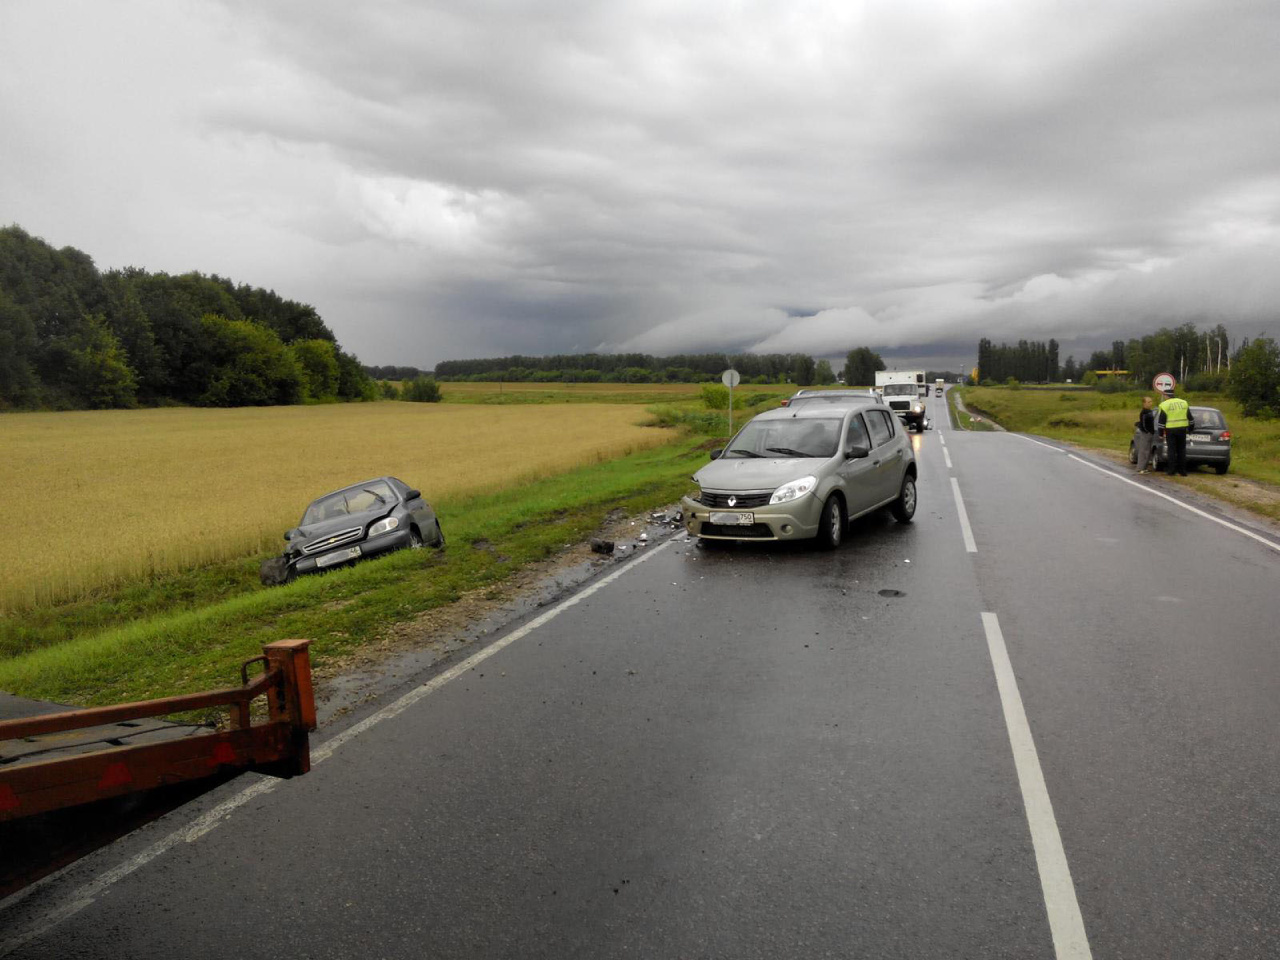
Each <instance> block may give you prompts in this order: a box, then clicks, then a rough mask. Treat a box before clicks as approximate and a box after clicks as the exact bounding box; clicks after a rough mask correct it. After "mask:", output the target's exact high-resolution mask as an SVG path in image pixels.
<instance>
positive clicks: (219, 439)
mask: <svg viewBox="0 0 1280 960" xmlns="http://www.w3.org/2000/svg"><path fill="white" fill-rule="evenodd" d="M646 419H648V417H647V415H646V413H645V411H644V409H643V408H642V407H639V406H633V405H619V404H616V403H613V404H592V403H583V404H574V405H573V406H571V407H568V406H546V405H530V406H524V405H515V406H499V407H493V406H474V405H467V404H457V405H452V404H417V403H356V404H334V405H327V406H298V407H258V408H239V409H231V410H205V409H191V408H173V409H160V410H104V411H83V412H73V413H28V414H6V415H3V416H0V483H3V487H4V489H6V490H8V491H9V497H10V499H11V500H12V501H13V506H12V507H11V508H10V511H9V525H10V532H11V534H13V535H12V536H11V537H10V538H9V544H10V550H9V556H8V558H6V560H5V561H4V567H3V569H4V575H3V578H2V579H0V612H3V611H16V610H21V609H23V608H26V607H30V606H33V605H37V604H44V603H49V602H53V601H59V600H65V599H71V598H75V597H78V596H83V595H86V594H89V593H92V592H93V591H94V590H95V589H97V588H100V587H103V586H106V585H110V584H112V583H117V582H121V581H125V580H129V579H134V578H138V577H141V576H146V575H149V574H151V573H164V572H170V571H175V570H182V569H187V568H191V567H195V566H199V565H200V564H203V563H208V562H210V561H217V560H225V559H230V558H234V557H241V556H246V555H251V554H255V553H258V552H261V551H264V550H272V551H274V550H276V549H278V548H281V547H283V540H282V539H281V538H282V535H283V534H284V531H285V530H286V529H288V528H289V527H291V526H293V525H294V524H295V523H297V521H298V518H299V517H300V516H301V515H302V511H303V509H304V508H305V507H306V505H307V503H308V502H309V501H311V500H312V499H314V498H315V497H317V496H319V495H320V494H322V493H325V492H327V491H329V490H332V489H335V488H337V487H341V486H345V485H347V484H350V483H355V482H357V481H360V480H364V479H367V478H369V477H373V476H379V475H383V474H390V475H392V476H397V477H399V478H400V479H402V480H404V481H405V482H406V483H408V484H410V485H411V486H417V487H419V488H421V490H422V492H423V496H424V497H426V498H427V500H428V501H430V502H431V503H433V504H435V503H437V502H439V501H442V500H445V501H447V500H449V499H455V500H456V499H458V498H461V497H465V496H467V495H469V494H472V493H481V492H490V491H493V490H495V489H500V488H502V487H505V486H510V485H514V484H517V483H519V482H520V481H521V480H522V479H527V478H530V477H534V476H541V475H545V474H550V473H558V472H562V471H565V470H570V469H573V468H574V467H577V466H580V465H583V464H586V463H591V462H598V461H601V460H605V459H610V458H613V457H616V456H621V455H623V454H625V453H628V452H630V451H633V450H637V449H640V448H643V447H647V446H654V445H657V444H660V443H662V442H664V440H666V439H668V438H669V437H670V434H669V433H667V432H664V431H661V430H658V429H655V428H653V427H645V426H642V425H641V423H642V421H644V420H646ZM446 534H447V526H446Z"/></svg>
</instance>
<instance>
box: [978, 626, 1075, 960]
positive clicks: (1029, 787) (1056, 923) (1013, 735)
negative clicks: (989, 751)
mask: <svg viewBox="0 0 1280 960" xmlns="http://www.w3.org/2000/svg"><path fill="white" fill-rule="evenodd" d="M982 627H983V629H984V630H985V631H986V634H987V649H988V650H989V651H990V653H991V666H992V668H993V669H994V670H995V675H996V687H997V689H998V690H999V691H1000V706H1001V707H1002V708H1003V710H1004V722H1005V726H1006V727H1007V728H1008V731H1009V746H1010V747H1012V749H1013V764H1014V768H1015V769H1016V770H1017V773H1018V786H1019V787H1020V788H1021V789H1022V805H1023V806H1024V807H1025V808H1026V811H1027V826H1028V827H1030V828H1031V845H1032V847H1033V848H1034V849H1035V854H1036V869H1037V870H1039V872H1040V889H1041V891H1042V892H1043V894H1044V906H1045V910H1046V911H1047V912H1048V914H1049V932H1050V933H1051V934H1052V936H1053V950H1054V954H1055V955H1056V956H1057V958H1058V960H1090V958H1092V956H1093V953H1092V952H1091V951H1090V950H1089V938H1088V936H1087V935H1086V934H1085V930H1084V920H1083V919H1082V918H1081V916H1080V904H1079V902H1078V901H1077V900H1076V888H1075V884H1074V883H1072V881H1071V869H1070V867H1068V866H1067V854H1066V851H1065V850H1064V849H1063V848H1062V837H1061V835H1060V834H1059V833H1058V822H1057V820H1055V819H1054V816H1053V804H1052V803H1051V802H1050V800H1049V790H1048V788H1047V787H1046V786H1045V782H1044V772H1043V771H1042V770H1041V769H1040V758H1039V756H1038V755H1037V754H1036V745H1035V741H1034V740H1033V739H1032V737H1031V727H1030V726H1028V724H1027V714H1026V710H1025V709H1023V705H1022V695H1021V694H1020V693H1019V692H1018V681H1017V678H1016V677H1015V676H1014V673H1013V665H1012V664H1011V663H1010V662H1009V651H1008V649H1007V648H1006V647H1005V644H1004V635H1003V634H1002V633H1001V632H1000V621H999V619H997V617H996V615H995V614H994V613H984V614H983V615H982Z"/></svg>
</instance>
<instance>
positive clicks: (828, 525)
mask: <svg viewBox="0 0 1280 960" xmlns="http://www.w3.org/2000/svg"><path fill="white" fill-rule="evenodd" d="M843 539H844V511H842V510H841V509H840V498H839V497H837V496H836V495H835V494H834V493H833V494H832V495H831V496H829V497H827V502H826V503H824V504H823V505H822V518H821V519H820V520H819V521H818V546H820V547H822V548H823V549H824V550H834V549H835V548H836V547H838V546H840V541H841V540H843Z"/></svg>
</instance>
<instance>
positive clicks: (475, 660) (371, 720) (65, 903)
mask: <svg viewBox="0 0 1280 960" xmlns="http://www.w3.org/2000/svg"><path fill="white" fill-rule="evenodd" d="M687 539H688V533H687V532H681V533H679V534H677V535H675V536H673V537H671V538H670V539H669V540H667V541H666V542H665V543H661V544H658V545H657V546H655V547H653V548H651V549H648V550H646V551H645V552H644V553H642V554H639V555H638V556H635V557H634V558H633V559H632V560H631V561H630V562H628V563H626V564H624V565H622V566H621V567H619V568H618V569H617V570H614V571H613V572H612V573H610V574H608V575H606V576H604V577H601V578H600V579H599V580H597V581H596V582H595V583H593V584H591V585H590V586H588V587H587V588H585V589H584V590H582V591H580V592H579V593H575V594H574V595H573V596H572V597H569V598H567V599H565V600H562V601H561V602H560V603H558V604H556V605H555V606H554V607H552V608H551V609H550V610H547V611H546V612H545V613H542V614H539V615H538V616H537V617H534V618H533V619H532V620H530V621H529V622H528V623H526V624H525V625H524V626H522V627H519V628H517V629H516V630H513V631H512V632H511V633H509V634H507V635H506V636H504V637H502V638H501V639H499V640H495V641H494V642H493V643H491V644H489V646H487V647H485V648H484V649H483V650H478V651H476V652H475V653H473V654H472V655H471V656H469V657H467V659H466V660H463V661H462V662H461V663H458V664H455V665H454V666H452V667H450V668H449V669H448V670H446V671H444V672H443V673H441V674H439V675H437V676H435V677H432V678H431V679H430V680H428V681H427V682H426V683H424V684H422V685H421V686H418V687H415V688H414V689H412V690H410V691H409V692H408V693H406V694H405V695H404V696H402V697H400V698H399V699H398V700H396V701H395V702H393V703H390V704H388V705H387V706H386V707H383V708H382V709H381V710H379V711H378V712H377V713H374V714H372V715H371V716H368V717H366V718H365V719H363V720H361V721H360V722H359V723H357V724H355V725H354V726H352V727H349V728H347V729H346V730H344V731H342V733H340V734H338V735H337V736H334V737H330V738H329V739H328V740H326V741H325V742H324V743H322V744H321V745H320V746H319V747H317V748H316V749H314V750H312V751H311V765H312V766H313V767H314V766H316V765H317V764H320V763H323V762H324V761H325V760H328V759H329V758H330V757H331V756H333V754H334V753H335V752H336V751H337V750H338V748H340V747H341V746H342V745H343V744H345V743H348V742H349V741H351V740H353V739H355V738H356V737H358V736H359V735H360V734H362V733H365V732H367V731H368V730H370V729H372V728H373V727H375V726H377V725H378V724H379V723H381V722H382V721H383V720H388V719H390V718H391V717H394V716H396V715H398V714H400V713H403V712H404V711H405V710H407V709H408V708H409V707H411V706H413V705H414V704H415V703H417V702H418V701H419V700H421V699H423V698H424V697H426V696H429V695H430V694H432V693H434V692H435V691H437V690H439V689H440V688H441V687H443V686H444V685H445V684H446V683H448V682H449V681H450V680H456V679H457V678H458V677H460V676H461V675H462V674H464V673H466V672H467V671H469V670H471V669H472V668H474V667H475V666H476V665H477V664H480V663H483V662H484V661H485V660H488V659H489V658H490V657H492V656H493V655H494V654H495V653H498V652H500V651H501V650H504V649H505V648H507V647H509V646H511V644H513V643H515V642H516V641H517V640H520V639H521V638H523V637H526V636H528V635H529V634H530V633H532V632H533V631H534V630H537V629H538V628H539V627H541V626H545V625H546V624H547V623H548V622H550V621H551V620H554V619H555V618H556V617H558V616H559V615H560V614H561V613H563V612H564V611H566V610H568V609H569V608H570V607H572V606H575V605H576V604H578V603H581V602H582V601H583V600H585V599H587V597H589V596H591V595H592V594H593V593H595V592H596V591H597V590H600V589H601V588H603V587H605V586H606V585H607V584H610V583H612V582H613V581H614V580H617V579H618V578H619V577H620V576H622V575H623V574H624V573H626V572H627V571H628V570H632V569H634V568H635V567H636V565H637V564H640V563H643V562H644V561H646V560H648V559H649V558H650V557H652V556H654V555H655V554H657V553H661V552H662V551H663V550H665V549H666V548H667V547H669V546H670V545H671V544H673V543H678V542H683V541H685V540H687ZM282 782H283V781H281V780H278V779H276V778H274V777H262V778H261V779H260V780H258V781H257V782H256V783H254V784H253V785H252V786H249V787H247V788H245V789H244V790H242V791H240V792H239V793H237V794H236V795H235V796H233V797H230V798H228V799H227V800H224V801H223V802H222V803H220V804H218V805H217V806H216V807H214V808H213V809H212V810H210V811H208V812H207V813H204V814H202V815H201V816H200V817H198V818H196V819H195V820H193V821H192V822H191V823H189V824H187V825H186V826H183V827H179V828H178V829H177V830H175V831H173V832H172V833H170V834H169V835H168V836H166V837H163V838H162V839H160V840H157V841H156V842H155V843H153V844H152V845H151V846H149V847H147V849H145V850H143V851H142V852H141V853H139V854H137V855H136V856H133V857H130V858H129V859H128V860H126V861H124V862H123V863H121V864H119V865H117V866H115V867H112V868H111V869H110V870H107V871H106V872H105V873H102V874H100V875H99V876H97V877H95V878H94V879H93V880H90V881H89V882H88V883H86V884H84V885H83V886H81V887H79V888H78V889H76V890H75V891H73V892H72V893H70V894H69V895H67V896H66V897H63V898H59V900H60V901H61V902H59V903H58V904H57V905H55V906H54V907H53V908H52V909H51V910H48V911H46V912H45V913H43V914H41V915H40V916H39V917H37V918H36V919H35V920H33V921H32V922H31V923H30V924H28V925H27V927H26V929H24V930H22V931H20V932H19V933H16V934H14V935H12V936H10V937H7V938H5V939H4V940H0V957H6V956H8V955H9V954H11V953H12V952H13V951H14V950H17V949H18V948H19V947H21V946H23V945H24V944H26V943H29V942H30V941H32V940H34V939H36V938H37V937H40V936H42V935H44V934H45V933H48V932H49V931H50V930H52V929H53V928H54V927H56V926H58V925H59V924H60V923H62V922H63V921H64V920H68V919H70V918H71V917H73V916H75V915H76V914H77V913H79V912H80V911H81V910H83V909H84V908H85V907H87V906H89V905H90V904H92V903H93V902H94V900H96V899H97V898H98V897H100V896H101V895H102V894H103V893H104V892H106V890H107V889H108V888H109V887H110V886H111V885H112V884H114V883H116V882H117V881H119V880H123V879H124V878H125V877H127V876H128V875H129V874H131V873H133V872H134V871H135V870H137V869H138V868H139V867H142V866H144V865H146V864H147V863H150V862H151V861H152V860H154V859H155V858H156V857H158V856H160V855H161V854H163V853H165V852H166V851H168V850H170V849H171V848H172V847H174V846H176V845H177V844H178V843H191V842H193V841H195V840H198V839H200V838H201V837H203V836H204V835H205V834H206V833H208V832H209V831H210V830H212V829H213V828H214V827H216V826H218V825H219V824H220V823H222V822H223V821H224V820H225V819H227V817H228V816H229V815H230V814H231V813H232V812H233V811H234V810H235V809H236V808H237V807H240V806H243V805H244V804H245V803H248V802H249V801H250V800H252V799H254V798H255V797H259V796H262V795H263V794H266V793H270V792H271V791H272V790H274V789H275V788H276V787H277V786H278V785H279V784H281V783H282ZM62 873H63V871H58V873H56V874H53V875H51V876H49V877H46V878H45V879H44V881H43V882H46V883H47V882H50V881H52V880H54V879H55V878H57V877H59V876H61V875H62ZM38 885H39V884H32V886H31V887H28V888H26V889H23V890H20V891H18V892H17V893H15V894H13V895H12V896H10V897H7V898H5V899H4V900H2V901H0V913H3V912H5V911H6V910H8V909H9V908H10V907H12V906H16V904H17V903H18V902H19V901H20V900H22V899H25V898H26V897H27V895H28V894H29V893H30V892H31V890H32V889H33V888H35V887H37V886H38Z"/></svg>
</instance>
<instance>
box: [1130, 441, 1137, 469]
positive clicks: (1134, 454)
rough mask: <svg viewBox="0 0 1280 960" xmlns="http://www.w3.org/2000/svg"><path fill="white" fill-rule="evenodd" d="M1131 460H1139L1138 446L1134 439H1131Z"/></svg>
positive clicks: (1133, 461) (1132, 461) (1134, 461)
mask: <svg viewBox="0 0 1280 960" xmlns="http://www.w3.org/2000/svg"><path fill="white" fill-rule="evenodd" d="M1129 462H1130V463H1137V462H1138V448H1137V446H1135V445H1134V442H1133V441H1132V440H1130V441H1129Z"/></svg>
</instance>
